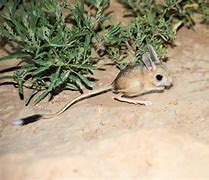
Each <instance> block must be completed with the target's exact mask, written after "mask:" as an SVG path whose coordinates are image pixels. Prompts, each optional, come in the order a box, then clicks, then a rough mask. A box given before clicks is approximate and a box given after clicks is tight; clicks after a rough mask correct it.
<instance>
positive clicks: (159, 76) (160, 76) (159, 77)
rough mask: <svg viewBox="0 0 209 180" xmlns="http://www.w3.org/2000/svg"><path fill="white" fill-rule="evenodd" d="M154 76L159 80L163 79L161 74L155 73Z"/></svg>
mask: <svg viewBox="0 0 209 180" xmlns="http://www.w3.org/2000/svg"><path fill="white" fill-rule="evenodd" d="M155 77H156V79H157V80H158V81H161V80H162V79H163V76H162V75H161V74H157V75H156V76H155Z"/></svg>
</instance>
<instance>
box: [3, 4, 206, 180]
mask: <svg viewBox="0 0 209 180" xmlns="http://www.w3.org/2000/svg"><path fill="white" fill-rule="evenodd" d="M116 6H117V5H116ZM114 8H118V9H120V7H118V6H117V7H114ZM116 19H117V17H116ZM175 44H176V47H174V48H171V49H169V55H168V56H169V61H168V62H167V66H168V67H169V69H170V71H171V74H172V76H173V80H174V86H173V87H172V88H171V89H170V90H168V91H165V92H164V93H158V94H149V95H145V96H143V97H137V98H136V99H140V98H142V99H146V100H150V101H152V102H153V105H152V106H149V107H144V106H136V105H131V104H126V103H121V102H117V101H114V100H113V98H112V96H113V95H112V93H111V92H109V93H106V94H102V95H99V96H96V97H93V98H90V99H86V100H83V101H82V102H79V103H77V104H75V105H74V106H73V107H72V108H70V109H68V110H67V111H66V112H65V113H64V114H62V115H61V116H59V117H57V118H53V119H48V120H40V121H37V122H35V123H32V124H28V125H27V126H23V127H17V126H12V125H11V121H12V120H14V119H17V118H21V117H25V116H28V115H32V114H34V113H42V112H43V113H47V112H55V111H57V110H59V109H60V108H61V107H62V106H63V105H65V104H66V103H67V102H68V101H69V100H71V99H73V98H74V97H76V96H78V95H79V93H78V92H70V91H65V92H62V93H60V94H59V95H57V96H55V97H54V99H53V100H52V101H50V102H48V101H47V99H46V100H44V101H43V102H41V103H40V104H39V105H37V106H33V105H29V106H28V107H25V106H24V102H23V101H21V100H20V99H19V97H18V96H17V89H16V88H14V87H13V86H11V85H4V86H0V126H1V129H0V130H1V131H0V133H1V134H0V179H4V180H7V179H9V180H10V179H12V180H13V179H14V180H16V179H17V180H19V179H44V180H45V179H46V180H54V179H209V171H208V164H209V110H208V109H209V29H207V28H206V27H205V26H204V25H200V24H197V25H196V26H195V29H194V30H188V29H186V28H182V29H181V30H180V31H179V32H178V36H177V39H176V41H175ZM8 49H9V46H8V45H7V46H6V47H5V48H3V49H1V51H0V52H1V56H3V55H6V53H7V52H6V50H8ZM17 65H18V61H10V62H2V63H1V64H0V69H1V70H3V69H7V68H9V67H13V66H17ZM100 65H101V66H102V67H105V69H106V70H105V71H96V72H95V77H96V78H97V79H99V81H97V82H96V83H95V88H97V87H99V86H102V85H105V84H108V83H110V82H111V81H112V80H113V79H114V77H115V76H116V75H117V73H118V70H117V69H116V68H115V67H114V66H111V65H105V64H104V62H100ZM26 93H27V92H26Z"/></svg>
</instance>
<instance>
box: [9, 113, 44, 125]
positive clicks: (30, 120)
mask: <svg viewBox="0 0 209 180" xmlns="http://www.w3.org/2000/svg"><path fill="white" fill-rule="evenodd" d="M41 117H42V115H41V114H34V115H32V116H28V117H25V118H22V119H17V120H14V121H12V124H13V125H21V126H23V125H27V124H29V123H33V122H36V121H38V120H39V119H41Z"/></svg>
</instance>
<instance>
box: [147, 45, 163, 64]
mask: <svg viewBox="0 0 209 180" xmlns="http://www.w3.org/2000/svg"><path fill="white" fill-rule="evenodd" d="M148 49H149V53H150V58H151V59H152V61H153V62H154V63H155V64H160V63H161V62H160V60H159V59H158V56H157V53H156V51H155V49H154V48H153V46H152V45H148Z"/></svg>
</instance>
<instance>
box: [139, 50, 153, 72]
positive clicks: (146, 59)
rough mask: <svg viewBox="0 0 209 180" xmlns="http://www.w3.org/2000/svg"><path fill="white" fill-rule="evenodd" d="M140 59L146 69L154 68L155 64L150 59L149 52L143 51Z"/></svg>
mask: <svg viewBox="0 0 209 180" xmlns="http://www.w3.org/2000/svg"><path fill="white" fill-rule="evenodd" d="M142 61H143V63H144V66H145V67H146V68H147V69H148V70H155V69H156V66H155V63H154V62H153V61H152V59H151V58H150V55H149V53H148V52H147V53H145V54H143V56H142Z"/></svg>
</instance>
